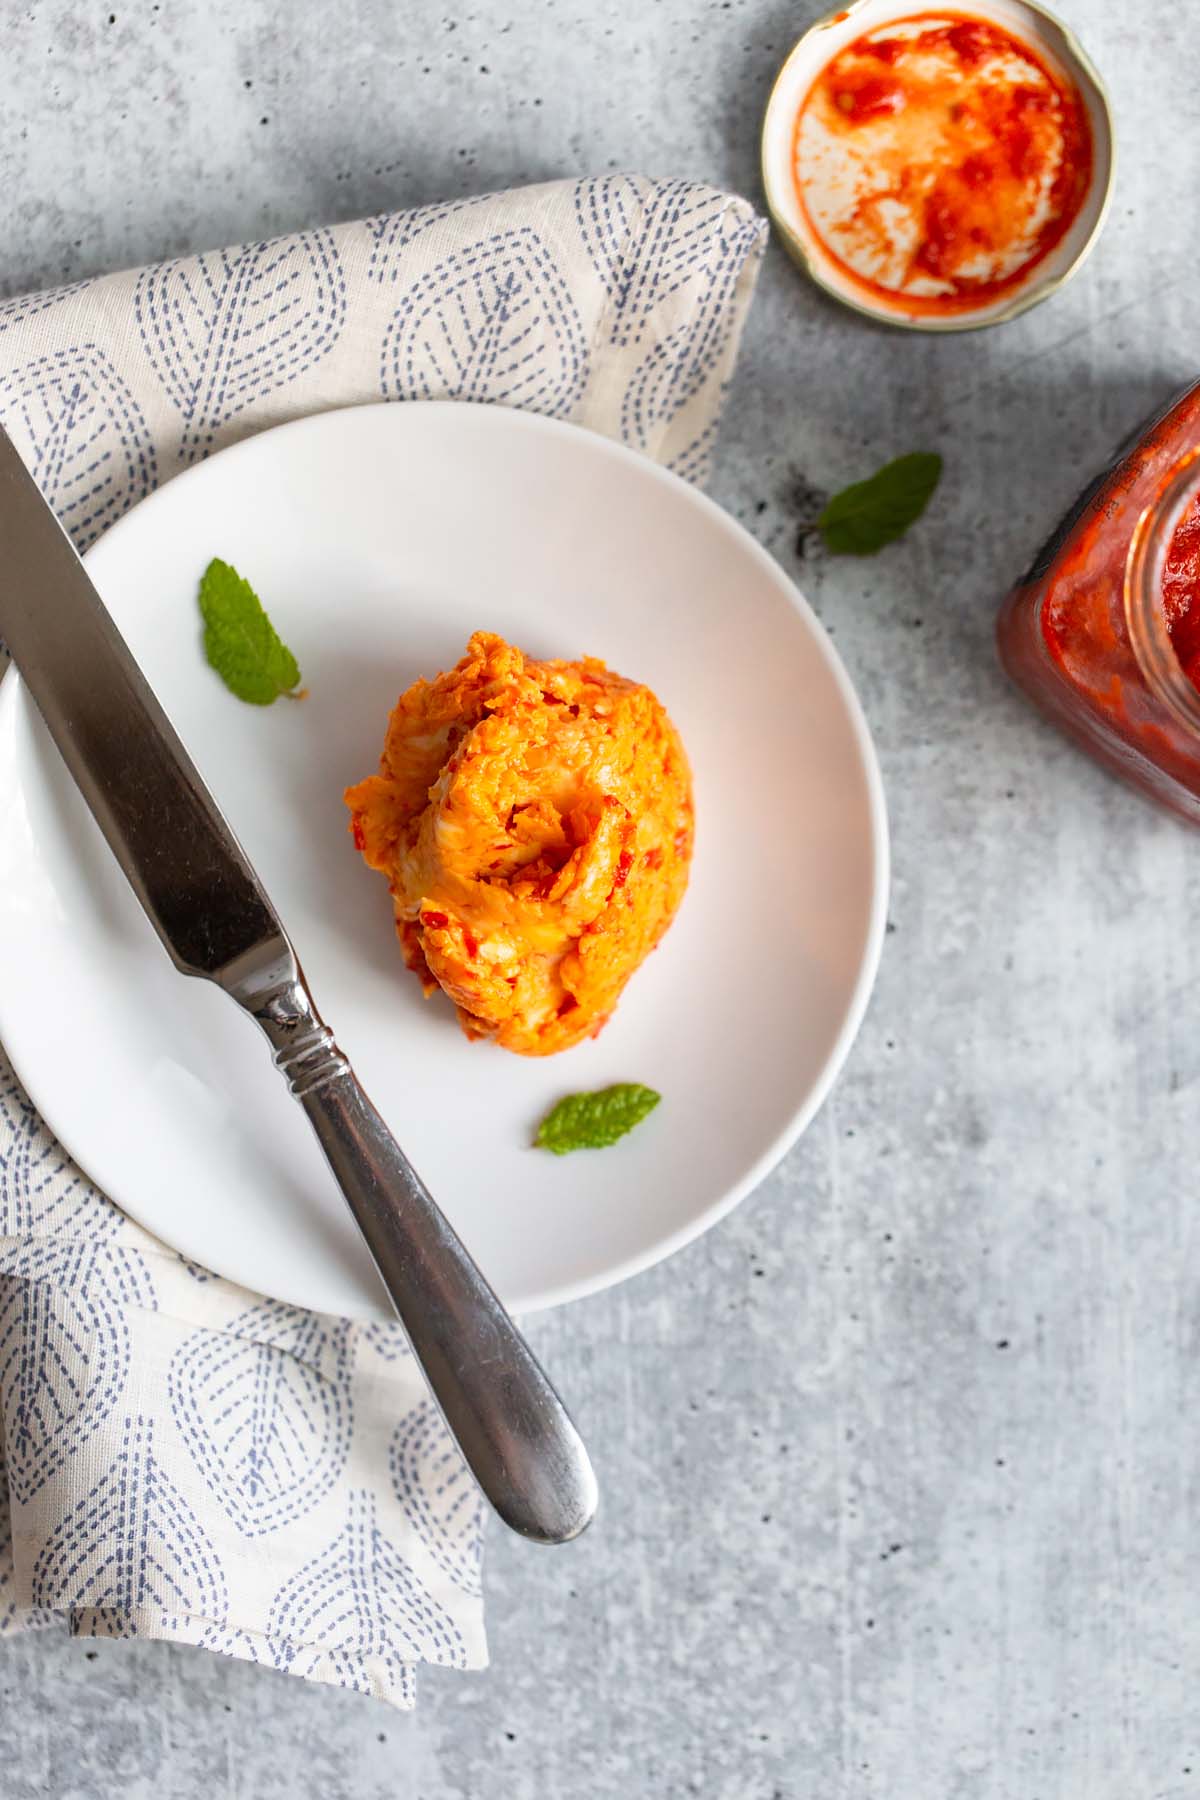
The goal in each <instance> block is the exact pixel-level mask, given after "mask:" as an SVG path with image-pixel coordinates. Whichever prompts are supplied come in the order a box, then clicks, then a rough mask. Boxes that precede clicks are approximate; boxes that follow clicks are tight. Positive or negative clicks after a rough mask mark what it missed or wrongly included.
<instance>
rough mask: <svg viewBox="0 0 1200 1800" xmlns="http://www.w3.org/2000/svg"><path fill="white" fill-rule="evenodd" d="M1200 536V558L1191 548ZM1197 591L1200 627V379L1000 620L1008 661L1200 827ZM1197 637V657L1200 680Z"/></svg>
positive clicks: (1035, 692) (1039, 696) (1062, 532)
mask: <svg viewBox="0 0 1200 1800" xmlns="http://www.w3.org/2000/svg"><path fill="white" fill-rule="evenodd" d="M1184 521H1186V524H1184ZM1181 525H1182V527H1183V529H1182V531H1181ZM1189 534H1191V535H1189ZM1193 538H1194V542H1195V557H1194V567H1193V565H1192V562H1191V561H1189V559H1188V556H1186V555H1185V551H1189V547H1190V546H1191V545H1192V542H1193ZM1164 581H1166V582H1167V584H1168V585H1167V588H1166V589H1165V588H1164ZM1167 593H1169V594H1170V596H1171V598H1170V610H1168V605H1167V599H1166V595H1167ZM1189 601H1194V607H1195V616H1194V623H1195V626H1196V629H1197V633H1198V634H1200V382H1198V383H1196V384H1195V385H1194V386H1192V387H1190V388H1188V389H1187V390H1186V391H1185V392H1184V393H1183V394H1181V395H1179V396H1178V397H1177V398H1176V399H1175V400H1173V401H1172V402H1171V404H1170V405H1169V406H1168V407H1167V408H1166V409H1165V410H1164V411H1163V412H1161V413H1159V414H1158V415H1157V416H1156V417H1155V418H1154V419H1152V420H1151V421H1150V422H1149V424H1148V425H1146V426H1143V427H1142V428H1141V430H1140V431H1139V432H1138V434H1137V437H1136V440H1135V441H1134V442H1133V443H1132V447H1125V448H1123V449H1122V451H1121V452H1120V453H1119V454H1118V456H1117V458H1116V460H1115V461H1114V462H1113V463H1112V464H1110V466H1109V467H1108V468H1107V469H1105V470H1104V472H1103V473H1102V474H1101V475H1100V476H1098V477H1097V479H1096V480H1095V481H1094V482H1093V483H1092V485H1091V486H1090V487H1089V488H1088V489H1087V491H1086V492H1085V493H1084V494H1083V495H1082V497H1081V498H1080V500H1079V501H1078V502H1077V503H1076V505H1075V506H1074V508H1073V509H1072V511H1071V512H1070V513H1069V514H1068V516H1067V518H1066V519H1065V520H1064V521H1063V523H1062V524H1061V525H1060V526H1059V527H1058V529H1057V531H1056V532H1055V533H1054V535H1053V536H1052V537H1051V539H1050V541H1049V543H1048V544H1046V546H1045V547H1044V548H1043V550H1042V551H1041V552H1040V554H1039V555H1038V556H1037V557H1036V558H1035V560H1034V564H1033V567H1032V568H1031V569H1030V570H1029V573H1028V574H1027V575H1026V576H1025V577H1024V578H1023V579H1022V580H1021V581H1020V582H1019V583H1018V585H1017V586H1016V587H1015V588H1014V589H1013V591H1012V592H1011V593H1010V594H1009V596H1008V598H1007V599H1006V600H1005V602H1004V606H1003V608H1002V610H1001V613H1000V619H999V624H998V627H997V638H998V643H999V649H1000V660H1001V662H1002V663H1003V664H1004V667H1005V668H1006V669H1007V671H1008V673H1009V674H1010V675H1011V676H1012V678H1013V680H1014V681H1015V682H1016V683H1017V684H1018V686H1019V687H1021V688H1023V689H1024V690H1025V692H1026V693H1027V694H1028V695H1029V696H1030V698H1031V699H1032V700H1033V701H1034V702H1035V703H1036V704H1037V705H1038V706H1039V707H1040V708H1041V709H1042V710H1043V711H1044V712H1045V713H1047V714H1049V716H1050V717H1051V718H1052V719H1053V720H1054V721H1055V722H1056V723H1057V724H1058V725H1060V726H1061V727H1062V728H1063V729H1064V730H1065V731H1067V732H1068V733H1069V734H1070V735H1071V736H1072V737H1074V738H1075V739H1076V740H1077V741H1078V742H1079V743H1080V744H1081V745H1082V746H1083V748H1084V749H1085V750H1087V751H1088V752H1089V753H1090V754H1091V755H1092V756H1095V757H1097V758H1098V759H1099V760H1100V761H1101V762H1103V763H1105V764H1106V765H1107V766H1108V767H1109V768H1110V769H1112V770H1114V771H1115V772H1116V773H1117V774H1118V775H1121V776H1123V777H1124V779H1125V780H1127V781H1130V782H1132V783H1133V784H1134V785H1135V786H1136V787H1139V788H1141V789H1142V790H1143V792H1144V793H1147V794H1149V795H1150V796H1151V797H1152V798H1153V799H1155V800H1158V801H1160V802H1161V803H1162V804H1163V805H1165V806H1168V807H1170V808H1171V809H1172V810H1173V811H1174V812H1176V813H1178V814H1180V815H1181V816H1182V817H1183V818H1185V819H1187V820H1189V821H1190V822H1191V823H1192V824H1195V825H1200V685H1193V680H1189V678H1188V675H1187V674H1186V673H1185V667H1184V662H1182V661H1181V660H1180V654H1181V645H1182V644H1183V643H1184V640H1185V637H1186V636H1187V633H1188V628H1189V625H1190V623H1192V622H1193V621H1192V619H1191V615H1190V613H1189V612H1188V607H1189ZM1173 631H1174V632H1175V636H1174V637H1173V636H1172V632H1173ZM1181 632H1182V633H1183V634H1184V636H1182V637H1181V636H1180V633H1181ZM1189 641H1190V640H1189ZM1196 642H1197V655H1196V659H1195V661H1194V662H1191V661H1190V658H1189V666H1190V667H1191V668H1192V674H1193V678H1194V679H1195V680H1196V682H1197V683H1198V684H1200V635H1198V636H1197V640H1196Z"/></svg>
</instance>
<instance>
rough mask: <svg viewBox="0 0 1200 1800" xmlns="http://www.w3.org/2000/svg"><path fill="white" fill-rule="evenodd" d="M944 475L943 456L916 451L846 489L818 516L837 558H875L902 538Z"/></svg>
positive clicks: (821, 528)
mask: <svg viewBox="0 0 1200 1800" xmlns="http://www.w3.org/2000/svg"><path fill="white" fill-rule="evenodd" d="M941 474H942V459H941V457H940V456H938V455H936V454H935V453H934V452H933V451H929V450H914V451H913V453H912V454H911V455H910V456H898V457H897V458H896V460H895V461H894V462H890V463H884V465H883V467H882V469H879V470H877V471H876V473H875V474H874V475H872V476H870V477H869V478H868V479H867V480H866V481H856V482H854V483H853V484H852V485H851V486H850V487H848V488H843V489H842V491H841V493H840V494H835V495H834V496H833V499H832V500H831V501H830V502H829V505H828V506H827V507H826V508H825V511H824V512H823V513H822V514H821V516H820V518H819V519H818V520H817V530H818V531H819V532H820V533H821V536H822V538H823V539H824V540H825V548H826V549H827V550H831V551H832V552H833V554H834V555H835V556H873V555H874V553H875V551H876V550H882V549H883V546H884V545H885V544H890V543H892V542H893V541H894V540H895V539H896V538H898V537H903V536H904V533H905V532H906V531H907V530H908V528H909V526H910V525H911V524H913V523H914V521H915V520H917V519H919V518H920V516H921V514H922V513H923V512H924V511H925V508H926V507H927V506H928V505H929V502H930V500H931V498H932V496H933V490H934V488H935V487H936V486H937V484H938V482H939V480H940V479H941Z"/></svg>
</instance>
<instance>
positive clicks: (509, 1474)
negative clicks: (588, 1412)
mask: <svg viewBox="0 0 1200 1800" xmlns="http://www.w3.org/2000/svg"><path fill="white" fill-rule="evenodd" d="M243 1004H245V1005H246V1010H247V1011H249V1012H251V1013H252V1015H253V1017H254V1018H256V1019H257V1021H258V1023H259V1025H260V1026H261V1027H262V1029H263V1030H264V1032H265V1033H266V1035H267V1037H268V1039H269V1040H270V1042H271V1045H272V1048H273V1050H274V1052H275V1062H276V1065H277V1067H278V1068H279V1069H280V1070H281V1071H282V1073H283V1075H284V1076H285V1078H286V1079H287V1081H288V1084H289V1086H290V1088H291V1090H292V1093H293V1094H294V1095H295V1096H296V1098H297V1100H299V1102H300V1104H301V1106H302V1107H303V1108H304V1111H305V1112H306V1113H307V1115H308V1118H309V1122H310V1123H311V1125H312V1127H313V1130H314V1131H315V1132H316V1134H317V1140H318V1142H319V1143H320V1145H321V1148H322V1150H323V1151H324V1153H325V1159H326V1161H327V1162H328V1164H329V1167H330V1169H331V1170H332V1171H333V1175H334V1178H335V1180H336V1181H337V1183H338V1186H339V1187H340V1188H341V1190H342V1193H343V1194H344V1195H345V1197H346V1200H347V1202H348V1203H349V1206H350V1210H351V1212H352V1213H353V1214H354V1218H355V1222H356V1223H357V1225H358V1228H359V1230H360V1231H361V1232H362V1234H363V1237H364V1238H365V1240H366V1243H367V1247H368V1249H369V1250H370V1252H371V1255H372V1256H373V1258H374V1259H375V1266H376V1267H377V1269H378V1270H379V1273H380V1275H381V1277H382V1278H383V1283H384V1286H385V1287H386V1288H387V1291H388V1293H389V1294H390V1296H391V1298H392V1302H393V1304H394V1305H395V1308H396V1311H397V1313H398V1314H399V1317H400V1322H401V1324H402V1325H403V1326H404V1329H405V1331H406V1333H407V1334H408V1339H409V1342H410V1343H411V1345H412V1348H413V1351H414V1353H415V1355H416V1357H417V1360H418V1361H419V1362H420V1364H421V1367H422V1368H423V1370H424V1371H425V1376H426V1379H427V1380H428V1382H429V1386H430V1388H431V1389H432V1391H433V1395H434V1398H435V1399H436V1401H437V1403H438V1405H439V1406H440V1408H441V1410H442V1413H443V1415H444V1416H445V1420H446V1423H447V1425H448V1426H449V1427H450V1430H451V1432H452V1433H453V1435H454V1437H455V1439H456V1440H457V1442H458V1445H459V1448H460V1449H461V1451H462V1453H463V1455H464V1457H465V1458H466V1460H467V1463H468V1464H469V1466H470V1468H471V1471H472V1473H473V1474H474V1476H475V1479H476V1480H477V1481H478V1483H479V1485H480V1487H481V1488H482V1490H483V1492H484V1494H485V1496H486V1498H487V1499H488V1500H489V1501H490V1502H491V1504H492V1506H493V1507H494V1508H495V1509H496V1511H497V1512H498V1513H499V1515H500V1517H501V1518H502V1519H503V1520H504V1522H505V1524H506V1525H508V1526H510V1527H511V1528H512V1530H513V1531H516V1532H520V1533H521V1535H522V1536H524V1537H528V1538H533V1539H535V1540H536V1541H537V1542H538V1543H543V1544H560V1543H565V1542H567V1541H568V1540H569V1539H570V1538H574V1537H577V1536H578V1535H579V1533H580V1532H581V1531H583V1530H584V1528H585V1527H586V1526H587V1525H588V1524H589V1523H590V1522H591V1519H592V1517H593V1515H594V1513H595V1510H596V1501H597V1491H596V1478H595V1475H594V1474H593V1472H592V1465H591V1462H590V1461H589V1458H588V1454H587V1451H586V1449H585V1448H584V1445H583V1442H582V1440H581V1438H580V1436H579V1433H578V1432H577V1431H576V1429H575V1426H574V1425H573V1424H572V1422H571V1418H570V1416H569V1414H568V1412H567V1410H566V1408H565V1406H564V1405H563V1403H562V1401H561V1400H560V1399H559V1397H558V1395H557V1393H556V1392H555V1390H554V1388H553V1387H552V1386H551V1383H550V1381H549V1379H548V1377H547V1376H546V1374H545V1372H544V1371H543V1369H542V1367H541V1365H540V1364H539V1363H538V1361H537V1359H536V1357H535V1356H534V1354H533V1352H532V1351H531V1350H530V1348H529V1346H528V1344H526V1342H525V1340H524V1338H523V1337H522V1336H521V1334H520V1332H519V1331H518V1330H517V1328H516V1326H515V1325H514V1323H513V1321H512V1319H511V1318H510V1317H509V1315H508V1313H507V1312H506V1311H505V1309H504V1307H503V1306H502V1305H501V1303H500V1301H499V1300H498V1299H497V1297H496V1295H495V1294H494V1293H493V1292H492V1289H491V1288H490V1287H489V1285H488V1283H487V1282H486V1281H485V1280H484V1278H483V1276H482V1274H481V1273H480V1271H479V1270H478V1268H477V1267H476V1266H475V1263H474V1262H473V1261H472V1259H471V1257H470V1256H469V1255H468V1253H467V1251H466V1249H465V1247H464V1246H463V1244H462V1242H461V1240H460V1239H459V1237H458V1235H457V1233H456V1232H455V1231H454V1230H453V1228H452V1227H451V1225H450V1223H449V1221H448V1220H447V1219H446V1218H445V1216H444V1214H443V1213H442V1211H441V1209H440V1208H439V1207H438V1205H437V1204H436V1202H435V1201H434V1199H433V1197H432V1195H431V1194H430V1193H429V1191H428V1189H427V1188H426V1187H425V1184H424V1182H423V1181H422V1180H421V1178H420V1176H419V1175H418V1174H417V1173H416V1171H415V1169H414V1168H413V1167H412V1164H411V1163H410V1162H409V1160H408V1158H407V1157H406V1156H405V1154H404V1152H403V1150H401V1148H400V1146H399V1144H398V1143H397V1142H396V1140H395V1138H394V1137H393V1136H392V1134H391V1132H390V1131H389V1130H388V1127H387V1126H386V1124H385V1123H384V1121H383V1119H382V1118H381V1117H380V1115H379V1113H378V1112H377V1111H376V1109H375V1107H374V1106H373V1105H372V1104H371V1101H370V1100H369V1099H368V1098H367V1095H366V1094H365V1093H364V1092H363V1089H362V1087H361V1086H360V1084H359V1082H358V1079H357V1077H356V1076H355V1074H354V1071H353V1070H352V1069H351V1067H350V1064H349V1062H348V1061H347V1060H346V1058H345V1057H344V1056H343V1055H342V1053H341V1051H340V1050H339V1049H338V1047H337V1044H336V1043H335V1041H334V1038H333V1034H332V1033H331V1032H330V1031H329V1030H328V1029H327V1028H326V1026H325V1025H324V1024H323V1023H322V1021H321V1019H320V1017H319V1015H318V1014H317V1011H316V1008H315V1007H314V1005H313V1003H312V1000H311V998H310V996H309V994H308V991H307V989H306V988H305V986H304V983H303V981H302V980H299V979H296V980H289V981H287V982H286V983H285V984H284V985H282V986H281V987H279V988H278V989H276V990H275V991H274V992H273V993H271V994H269V995H267V996H265V997H264V998H262V999H261V1000H260V1001H258V1002H251V1003H247V1002H243Z"/></svg>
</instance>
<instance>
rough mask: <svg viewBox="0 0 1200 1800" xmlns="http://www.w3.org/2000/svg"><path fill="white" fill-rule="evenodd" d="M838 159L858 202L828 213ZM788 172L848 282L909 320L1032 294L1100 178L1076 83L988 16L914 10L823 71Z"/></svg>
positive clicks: (805, 109) (799, 126)
mask: <svg viewBox="0 0 1200 1800" xmlns="http://www.w3.org/2000/svg"><path fill="white" fill-rule="evenodd" d="M926 21H928V22H927V23H926ZM914 27H919V29H916V30H914V29H913V28H914ZM885 31H886V33H887V34H888V35H884V32H885ZM1014 59H1019V66H1017V67H1014ZM843 150H844V151H845V152H846V153H848V155H849V157H850V158H851V159H852V161H847V162H846V163H845V164H844V165H843V174H844V173H845V171H846V170H847V169H850V168H851V167H853V169H854V170H855V171H857V172H858V173H857V175H856V179H855V184H854V187H853V189H852V192H853V193H854V195H855V198H854V200H853V203H852V205H851V206H849V207H848V208H847V209H846V210H845V211H844V212H840V211H837V210H836V209H835V208H834V203H833V201H832V200H830V201H827V203H826V206H825V210H824V211H822V210H821V200H820V198H819V194H818V187H821V188H824V189H826V190H827V191H830V192H831V191H832V189H830V184H829V179H828V176H829V174H830V173H831V171H830V164H829V160H828V159H829V158H830V157H831V156H834V155H836V154H837V153H838V152H839V151H843ZM793 168H794V170H795V178H796V187H797V193H798V196H799V200H800V205H801V207H802V209H803V210H804V213H805V215H806V217H807V219H808V222H809V225H810V227H811V228H812V230H813V231H814V233H815V234H816V236H817V237H818V238H819V239H820V241H821V243H822V244H823V245H824V246H825V249H826V251H827V253H828V254H829V255H830V256H831V257H832V258H833V261H834V262H835V263H836V264H837V265H838V266H839V267H840V269H841V272H842V274H843V276H844V277H848V278H849V279H850V281H851V282H852V283H853V284H854V285H855V286H857V287H859V288H861V289H863V290H865V292H866V293H868V294H870V295H871V296H872V297H873V298H874V299H875V301H876V302H877V303H878V301H879V300H881V299H882V300H884V301H885V302H887V303H888V304H889V305H891V306H893V307H896V308H897V309H898V310H903V311H904V312H906V313H910V314H914V315H920V316H928V315H931V314H952V313H958V312H963V311H967V310H972V309H974V308H976V307H980V306H984V305H987V304H989V303H991V302H993V301H995V300H998V299H1000V298H1002V297H1003V296H1005V295H1007V294H1009V293H1011V292H1012V291H1014V290H1015V289H1016V288H1018V287H1020V286H1022V285H1023V284H1024V283H1025V282H1026V281H1027V280H1028V279H1029V276H1030V273H1031V272H1032V271H1033V270H1034V269H1035V268H1036V267H1037V265H1038V264H1039V263H1041V262H1042V261H1044V259H1045V258H1046V257H1047V256H1048V255H1049V254H1050V252H1051V251H1052V250H1053V249H1054V247H1055V246H1056V245H1057V244H1059V243H1060V242H1061V241H1062V239H1063V237H1064V236H1065V235H1066V233H1067V232H1068V231H1069V229H1070V227H1071V225H1072V224H1073V223H1074V221H1075V219H1076V217H1077V215H1078V213H1079V209H1080V207H1081V206H1082V204H1083V201H1084V199H1085V197H1086V195H1087V192H1088V188H1089V185H1090V182H1091V176H1092V135H1091V128H1090V126H1089V123H1088V116H1087V110H1086V108H1085V106H1084V104H1083V101H1082V99H1081V97H1080V95H1079V93H1078V91H1077V90H1076V88H1075V87H1074V86H1073V85H1072V84H1071V83H1070V82H1069V81H1067V80H1066V79H1065V78H1064V77H1063V76H1062V75H1061V74H1060V73H1058V71H1057V70H1056V69H1054V68H1052V67H1051V66H1050V65H1049V64H1048V63H1047V62H1045V61H1044V60H1043V59H1042V57H1041V56H1040V55H1039V54H1038V52H1037V51H1035V50H1034V49H1033V48H1032V47H1031V46H1030V45H1029V44H1027V43H1025V42H1024V41H1022V40H1021V39H1019V38H1017V37H1015V36H1013V35H1012V34H1010V33H1009V32H1007V31H1004V30H1002V29H1001V28H1000V27H999V26H996V25H993V24H990V23H988V22H987V21H985V20H982V19H974V18H968V17H962V16H959V15H952V14H946V13H919V14H915V15H914V16H913V17H912V18H910V19H903V20H897V21H895V22H894V23H893V24H892V25H890V26H888V27H886V28H884V27H880V28H877V33H876V34H871V33H867V34H865V35H864V36H862V37H860V38H857V39H856V40H855V41H854V42H853V43H852V44H850V45H848V46H847V47H846V48H845V49H844V50H842V51H840V52H839V53H838V55H837V56H835V57H834V58H833V60H832V61H831V62H830V63H829V64H828V66H827V67H826V68H825V69H824V70H823V71H822V73H821V74H820V75H819V76H818V78H817V80H816V81H815V83H814V84H813V86H812V88H811V89H810V90H809V93H808V95H807V96H806V98H805V101H804V105H803V106H802V107H801V110H800V113H799V116H798V118H797V121H796V132H795V140H794V146H793ZM822 169H824V170H825V171H826V177H827V178H826V179H825V180H823V181H822V182H820V183H818V180H817V175H818V173H819V172H820V171H821V170H822ZM810 188H811V189H812V192H811V194H810V192H809V191H808V190H809V189H810ZM844 192H845V184H844V182H842V183H840V184H838V193H839V194H842V193H844ZM831 239H836V241H831ZM914 240H915V241H914ZM884 269H886V271H887V274H886V279H884V278H882V276H881V278H880V279H875V273H874V272H881V271H883V270H884ZM867 271H870V272H867ZM914 283H915V284H917V291H913V290H912V287H911V285H910V284H914ZM931 284H936V287H937V291H936V292H931V291H929V290H930V286H931ZM922 288H923V289H924V290H925V291H921V289H922Z"/></svg>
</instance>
